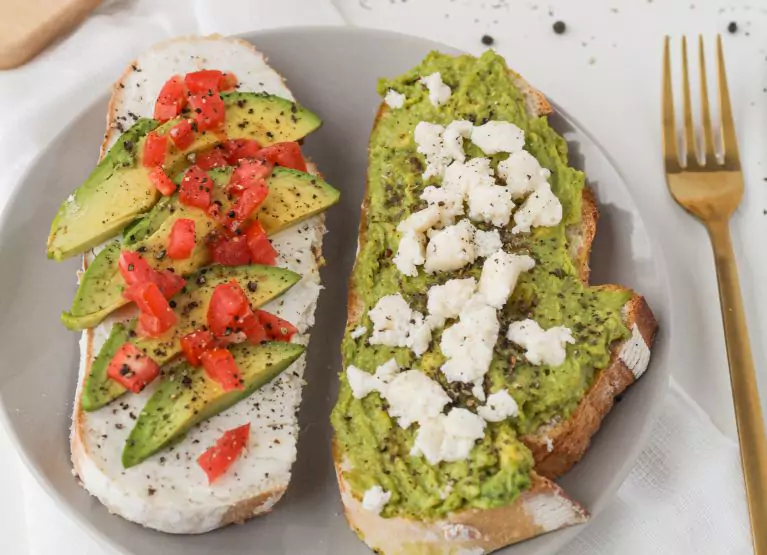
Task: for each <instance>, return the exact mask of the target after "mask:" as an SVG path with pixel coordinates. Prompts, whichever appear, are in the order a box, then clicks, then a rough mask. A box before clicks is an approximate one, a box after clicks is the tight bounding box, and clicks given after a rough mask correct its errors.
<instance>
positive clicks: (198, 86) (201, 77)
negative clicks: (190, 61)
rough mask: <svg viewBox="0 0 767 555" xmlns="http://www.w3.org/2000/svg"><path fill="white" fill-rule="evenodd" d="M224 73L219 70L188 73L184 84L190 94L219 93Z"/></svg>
mask: <svg viewBox="0 0 767 555" xmlns="http://www.w3.org/2000/svg"><path fill="white" fill-rule="evenodd" d="M222 77H223V73H221V72H220V71H219V70H217V69H203V70H200V71H193V72H191V73H187V74H186V76H185V77H184V84H186V88H187V89H189V92H190V93H193V94H194V93H207V92H209V91H212V92H214V93H217V92H218V91H219V90H220V89H219V87H220V83H221V78H222Z"/></svg>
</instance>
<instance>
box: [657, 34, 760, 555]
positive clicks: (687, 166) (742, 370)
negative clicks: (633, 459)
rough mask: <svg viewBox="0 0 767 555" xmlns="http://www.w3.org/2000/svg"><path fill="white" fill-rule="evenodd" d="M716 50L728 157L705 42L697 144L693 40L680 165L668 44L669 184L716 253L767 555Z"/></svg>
mask: <svg viewBox="0 0 767 555" xmlns="http://www.w3.org/2000/svg"><path fill="white" fill-rule="evenodd" d="M716 48H717V62H718V63H717V69H718V75H719V112H720V117H721V145H722V152H721V154H722V157H721V158H720V159H719V160H718V159H717V156H716V144H717V137H716V136H715V134H714V131H713V128H712V126H711V116H710V113H709V107H708V91H707V90H706V64H705V60H704V54H703V37H702V36H701V37H700V39H699V46H698V49H699V58H700V89H701V122H702V125H703V129H702V133H701V134H700V145H698V144H697V143H696V140H695V135H696V134H695V128H694V126H693V119H692V107H691V104H690V79H689V76H688V69H687V41H686V39H685V37H682V80H683V83H682V91H683V99H684V135H683V136H682V138H681V139H682V140H681V143H682V147H683V148H682V150H683V151H684V154H685V156H684V158H680V156H679V153H678V151H677V150H678V149H677V134H676V124H675V119H674V98H673V93H672V88H671V60H670V55H669V37H666V41H665V45H664V49H663V58H664V61H663V151H664V158H665V161H666V181H667V182H668V187H669V190H670V191H671V195H672V196H673V197H674V199H675V200H676V201H677V202H678V203H679V204H680V205H682V207H684V208H685V209H686V210H687V211H688V212H690V213H691V214H693V215H694V216H696V217H697V218H698V219H700V220H701V221H702V222H703V225H705V226H706V229H707V230H708V234H709V237H710V238H711V243H712V246H713V248H714V259H715V262H716V277H717V281H718V282H719V302H720V304H721V308H722V321H723V323H724V337H725V343H726V345H727V360H728V362H729V365H730V382H731V384H732V398H733V402H734V404H735V418H736V421H737V424H738V438H739V439H740V456H741V464H742V465H743V476H744V478H745V483H746V496H747V497H748V505H749V512H750V514H751V534H752V536H753V540H754V553H755V554H756V555H767V438H765V431H764V420H763V418H762V410H761V405H760V404H759V392H758V390H757V386H756V372H755V370H754V361H753V359H752V358H751V347H750V345H749V341H748V329H747V328H746V318H745V312H744V310H743V300H742V298H741V294H740V285H739V281H738V268H737V266H736V263H735V255H734V253H733V251H732V243H731V241H730V228H729V219H730V216H731V215H732V213H733V212H735V209H736V208H737V207H738V204H739V203H740V199H741V198H742V196H743V174H742V172H741V169H740V160H739V158H738V144H737V141H736V138H735V124H734V122H733V119H732V108H731V106H730V96H729V92H728V91H727V76H726V74H725V69H724V54H723V53H722V37H721V36H719V35H717V41H716ZM699 147H700V148H699ZM701 152H702V153H703V155H704V156H703V158H702V159H701V158H699V156H698V155H699V153H701ZM757 524H759V526H757Z"/></svg>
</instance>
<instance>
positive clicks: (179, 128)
mask: <svg viewBox="0 0 767 555" xmlns="http://www.w3.org/2000/svg"><path fill="white" fill-rule="evenodd" d="M168 135H170V138H171V140H172V141H173V144H174V145H176V148H178V149H179V150H186V149H187V148H189V145H191V144H192V143H193V142H194V130H193V129H192V122H190V121H189V120H188V119H183V120H181V121H180V122H178V123H177V124H176V125H174V126H173V127H171V128H170V131H168Z"/></svg>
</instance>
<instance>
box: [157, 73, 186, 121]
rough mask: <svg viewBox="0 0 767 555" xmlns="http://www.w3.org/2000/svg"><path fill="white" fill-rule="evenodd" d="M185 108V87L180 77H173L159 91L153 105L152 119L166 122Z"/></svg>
mask: <svg viewBox="0 0 767 555" xmlns="http://www.w3.org/2000/svg"><path fill="white" fill-rule="evenodd" d="M184 106H186V87H184V82H183V80H182V79H181V77H180V76H178V75H174V76H173V77H171V78H170V79H168V81H167V82H166V83H165V84H164V85H163V87H162V89H160V94H159V96H158V97H157V102H155V105H154V119H158V120H160V121H168V120H169V119H173V118H175V117H176V116H178V115H179V114H180V113H181V110H183V109H184Z"/></svg>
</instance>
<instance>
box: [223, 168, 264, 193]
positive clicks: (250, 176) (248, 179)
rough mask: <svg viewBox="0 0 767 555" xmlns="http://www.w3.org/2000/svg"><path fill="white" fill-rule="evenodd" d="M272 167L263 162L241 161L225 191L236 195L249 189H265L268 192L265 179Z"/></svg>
mask: <svg viewBox="0 0 767 555" xmlns="http://www.w3.org/2000/svg"><path fill="white" fill-rule="evenodd" d="M273 167H274V165H273V164H272V163H271V162H267V161H264V160H242V161H240V163H239V164H238V165H237V168H235V170H234V171H233V172H232V177H230V178H229V184H228V185H227V189H228V190H229V192H231V193H234V194H237V193H241V192H242V191H244V190H246V189H249V188H250V187H258V188H265V189H266V191H267V192H268V191H269V186H268V185H267V184H266V178H267V177H269V174H270V173H271V172H272V168H273Z"/></svg>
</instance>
